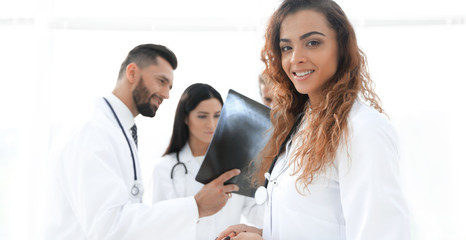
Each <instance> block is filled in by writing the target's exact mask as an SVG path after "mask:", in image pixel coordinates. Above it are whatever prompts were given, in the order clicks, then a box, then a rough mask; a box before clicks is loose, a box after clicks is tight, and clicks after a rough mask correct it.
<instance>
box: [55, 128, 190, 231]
mask: <svg viewBox="0 0 466 240" xmlns="http://www.w3.org/2000/svg"><path fill="white" fill-rule="evenodd" d="M118 140H121V138H119V139H115V138H113V137H112V135H111V134H109V132H106V131H105V130H102V127H101V126H86V127H85V128H84V129H82V131H81V132H80V133H79V134H77V135H75V136H74V137H73V138H72V139H71V140H70V142H69V143H68V144H67V146H66V147H65V149H64V151H62V154H61V159H60V161H59V163H58V165H57V171H56V173H57V174H56V178H57V180H58V182H59V184H60V187H61V189H62V191H63V192H64V194H65V197H66V199H67V201H68V202H69V204H70V206H71V208H72V210H73V213H74V214H75V215H76V219H77V220H78V222H79V225H80V227H81V229H82V231H83V233H84V235H85V236H86V238H87V239H98V240H102V239H139V240H142V239H189V238H191V237H192V238H194V236H195V234H193V233H195V231H196V230H195V228H196V221H197V219H198V217H199V216H198V210H197V205H196V202H195V200H194V198H192V197H190V198H182V199H177V200H173V201H162V202H159V203H157V204H154V205H152V206H150V205H145V204H142V203H135V202H132V201H131V198H130V197H131V195H130V193H129V186H128V184H127V183H126V182H125V179H126V180H127V176H124V174H123V173H124V172H125V171H122V168H123V167H129V168H131V165H128V166H124V165H121V163H120V162H119V161H118V156H117V153H118V149H116V148H117V146H121V144H120V145H119V143H118V142H116V141H118ZM128 162H129V163H130V164H131V161H128Z"/></svg>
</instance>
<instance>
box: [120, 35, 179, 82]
mask: <svg viewBox="0 0 466 240" xmlns="http://www.w3.org/2000/svg"><path fill="white" fill-rule="evenodd" d="M157 57H162V58H163V59H165V60H167V61H168V62H169V63H170V65H171V66H172V68H173V70H175V69H176V67H177V66H178V61H177V59H176V56H175V54H174V53H173V52H172V51H171V50H170V49H168V48H167V47H165V46H162V45H157V44H142V45H139V46H137V47H135V48H133V50H131V51H130V52H129V53H128V56H127V57H126V59H125V60H124V61H123V63H122V64H121V67H120V72H119V73H118V79H120V78H121V77H122V76H123V75H124V74H125V71H126V67H127V66H128V65H129V64H130V63H135V64H136V65H137V66H138V67H139V68H145V67H147V66H149V65H157Z"/></svg>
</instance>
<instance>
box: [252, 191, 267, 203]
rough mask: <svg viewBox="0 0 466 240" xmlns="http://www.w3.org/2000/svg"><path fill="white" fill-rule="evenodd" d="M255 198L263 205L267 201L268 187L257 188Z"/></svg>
mask: <svg viewBox="0 0 466 240" xmlns="http://www.w3.org/2000/svg"><path fill="white" fill-rule="evenodd" d="M254 199H256V203H257V204H258V205H262V204H264V203H265V202H266V201H267V188H265V187H264V186H260V187H259V188H257V190H256V193H255V194H254Z"/></svg>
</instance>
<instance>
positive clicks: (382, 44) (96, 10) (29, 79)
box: [0, 0, 466, 240]
mask: <svg viewBox="0 0 466 240" xmlns="http://www.w3.org/2000/svg"><path fill="white" fill-rule="evenodd" d="M337 2H338V3H339V4H340V5H341V6H342V7H343V9H344V10H345V11H346V13H347V14H348V16H349V17H350V19H351V20H352V22H353V25H354V26H355V28H356V31H357V35H358V40H359V43H360V47H361V48H362V49H363V50H364V51H365V52H366V54H367V55H368V60H369V68H370V72H371V75H372V77H373V79H374V81H375V83H376V84H377V86H376V91H377V93H378V94H379V96H380V97H381V99H382V103H383V106H384V108H385V110H386V111H387V112H388V114H389V115H390V117H391V120H392V121H393V123H394V124H395V126H396V127H397V129H398V131H399V134H400V138H401V141H402V146H403V150H404V154H403V161H402V174H403V186H404V187H405V191H406V194H407V197H408V201H409V206H410V210H411V213H412V216H413V218H412V219H413V225H412V230H413V239H414V240H421V239H422V240H437V239H466V230H465V227H466V221H464V216H465V215H466V207H465V205H464V203H465V202H466V190H464V189H465V187H464V183H466V175H465V174H463V171H464V169H465V167H466V161H465V160H466V158H465V157H464V154H463V151H462V150H463V149H464V147H465V146H466V141H465V140H464V137H463V136H464V135H465V134H466V127H465V124H464V123H465V117H466V114H465V113H464V110H463V109H464V105H465V103H466V101H465V98H464V95H465V94H464V90H463V89H464V87H465V85H466V84H465V82H466V77H465V75H464V74H463V70H464V69H465V67H466V61H465V56H466V45H465V43H466V4H465V3H464V1H460V0H445V1H442V2H441V3H440V2H434V1H422V0H407V1H403V0H395V1H369V0H365V1H363V0H340V1H337ZM278 3H279V1H277V0H273V1H272V0H236V1H224V0H216V1H215V0H202V1H189V0H186V1H182V0H173V1H162V0H151V1H146V0H138V1H122V0H116V1H115V0H114V1H108V0H106V1H91V0H81V1H76V0H60V1H54V0H15V1H11V0H10V1H7V0H1V1H0V71H1V74H0V81H1V85H0V86H1V87H0V107H1V108H0V111H1V114H2V115H1V116H2V117H1V118H0V239H36V238H37V236H38V234H39V233H40V232H41V229H42V228H41V219H42V218H43V217H44V216H46V213H44V211H43V208H42V205H43V202H44V199H46V198H45V197H46V196H44V194H43V192H44V191H45V189H46V185H45V181H44V177H43V175H47V161H48V160H47V159H48V158H47V154H48V151H49V149H50V146H51V143H52V140H53V139H55V138H56V136H58V135H60V133H61V132H63V131H64V130H65V129H66V126H67V125H68V124H69V123H70V122H75V121H76V120H77V119H79V118H82V117H83V116H85V115H86V114H88V113H89V109H90V107H91V106H92V104H93V101H94V99H96V98H97V97H100V96H102V95H106V94H108V93H109V92H110V91H111V90H112V89H113V87H114V84H115V82H116V78H117V74H118V70H119V65H120V64H121V62H122V61H123V59H124V57H125V56H126V54H127V53H128V51H129V50H130V49H132V48H133V47H134V46H136V45H138V44H141V43H149V42H153V43H160V44H164V45H166V46H168V47H169V48H171V49H172V50H173V51H174V52H175V53H176V54H177V56H178V60H179V68H178V69H177V70H176V71H175V82H174V88H173V90H172V91H171V93H170V94H171V97H170V99H169V100H167V101H165V102H164V103H163V104H162V106H161V108H160V109H159V111H158V112H157V116H156V117H155V118H153V119H147V118H143V117H137V119H136V122H137V124H138V128H139V142H140V158H141V159H142V165H143V167H144V168H145V169H146V170H145V172H144V176H143V177H144V179H145V180H148V179H149V178H150V173H151V167H152V165H153V164H154V163H155V162H156V161H157V159H158V157H159V156H160V155H161V153H162V152H163V150H164V149H165V147H166V145H167V142H168V139H169V135H170V129H171V127H172V120H173V113H174V109H175V107H176V104H177V101H178V99H179V96H180V95H181V93H182V91H183V90H184V89H185V88H186V87H187V86H189V85H190V84H192V83H195V82H204V83H208V84H211V85H212V86H214V87H215V88H216V89H217V90H219V92H220V93H221V94H222V96H223V97H224V98H225V97H226V94H227V91H228V89H230V88H232V89H235V90H237V91H239V92H241V93H243V94H245V95H247V96H250V97H251V98H253V99H256V100H258V101H259V93H258V91H259V89H258V86H257V75H258V73H259V72H260V71H261V69H262V63H261V62H260V60H259V52H260V49H261V47H262V44H263V30H264V26H265V23H266V21H267V19H268V16H269V15H270V14H271V13H272V11H273V10H274V8H275V7H276V6H277V4H278Z"/></svg>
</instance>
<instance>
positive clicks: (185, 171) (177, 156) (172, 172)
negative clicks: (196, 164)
mask: <svg viewBox="0 0 466 240" xmlns="http://www.w3.org/2000/svg"><path fill="white" fill-rule="evenodd" d="M178 165H181V166H183V167H184V174H188V168H187V167H186V164H184V162H181V161H180V152H179V151H178V152H176V163H175V165H173V167H172V170H171V172H170V178H171V179H172V180H173V174H174V172H175V168H176V166H178Z"/></svg>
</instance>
